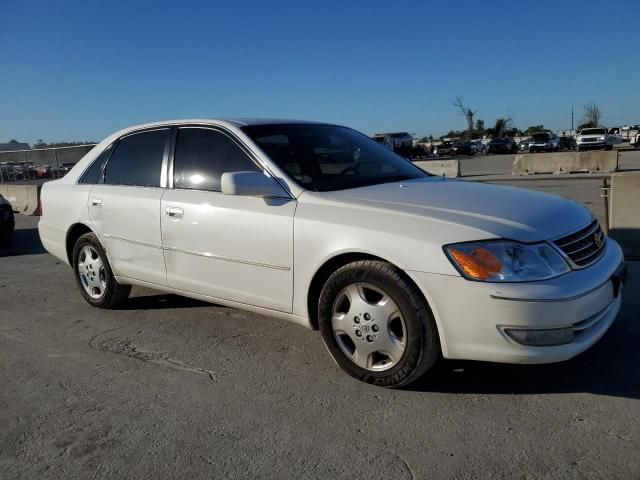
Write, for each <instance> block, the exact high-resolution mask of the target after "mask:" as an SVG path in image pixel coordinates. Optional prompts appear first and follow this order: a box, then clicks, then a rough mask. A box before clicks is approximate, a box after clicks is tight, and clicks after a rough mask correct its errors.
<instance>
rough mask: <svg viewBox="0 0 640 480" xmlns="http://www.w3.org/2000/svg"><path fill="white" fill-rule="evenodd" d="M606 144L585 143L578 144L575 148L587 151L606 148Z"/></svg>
mask: <svg viewBox="0 0 640 480" xmlns="http://www.w3.org/2000/svg"><path fill="white" fill-rule="evenodd" d="M607 145H608V144H607V142H587V143H578V144H577V146H578V148H579V149H580V150H588V149H594V150H596V149H601V148H606V147H607Z"/></svg>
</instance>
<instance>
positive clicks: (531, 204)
mask: <svg viewBox="0 0 640 480" xmlns="http://www.w3.org/2000/svg"><path fill="white" fill-rule="evenodd" d="M325 195H326V196H327V197H331V199H332V200H334V201H338V202H342V203H346V204H350V205H354V206H355V205H359V206H361V207H363V208H369V209H371V208H373V209H378V210H381V211H384V212H386V213H395V214H398V215H408V216H415V217H420V218H424V219H430V220H433V221H436V222H440V223H449V224H451V223H453V224H457V225H461V226H466V227H470V228H472V229H474V230H480V231H483V232H485V233H486V234H487V237H500V238H508V239H512V240H518V241H521V242H535V241H540V240H548V239H551V238H555V237H559V236H562V235H566V234H568V233H571V232H573V231H575V230H578V229H580V228H581V227H584V226H585V225H587V224H588V223H589V222H590V221H592V219H593V217H592V215H591V213H590V212H589V210H588V209H587V208H586V207H584V206H582V205H581V204H579V203H577V202H574V201H570V200H566V199H564V198H562V197H558V196H555V195H549V194H545V193H540V192H535V191H532V190H525V189H522V188H515V187H502V186H496V185H490V184H484V183H477V182H471V181H464V180H449V179H444V178H442V177H428V178H424V179H418V180H410V181H406V182H395V183H387V184H381V185H372V186H369V187H362V188H355V189H349V190H342V191H336V192H326V194H325ZM462 240H464V239H453V241H462Z"/></svg>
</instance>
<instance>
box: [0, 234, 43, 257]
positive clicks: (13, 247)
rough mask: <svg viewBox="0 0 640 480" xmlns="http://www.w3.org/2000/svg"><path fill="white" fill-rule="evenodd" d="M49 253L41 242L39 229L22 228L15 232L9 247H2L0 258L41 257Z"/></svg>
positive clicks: (0, 248) (0, 247)
mask: <svg viewBox="0 0 640 480" xmlns="http://www.w3.org/2000/svg"><path fill="white" fill-rule="evenodd" d="M42 253H47V251H46V250H45V249H44V247H43V246H42V242H40V235H39V234H38V229H37V228H20V229H16V230H15V231H14V232H13V236H12V239H11V242H10V243H9V245H2V246H0V257H14V256H19V255H40V254H42Z"/></svg>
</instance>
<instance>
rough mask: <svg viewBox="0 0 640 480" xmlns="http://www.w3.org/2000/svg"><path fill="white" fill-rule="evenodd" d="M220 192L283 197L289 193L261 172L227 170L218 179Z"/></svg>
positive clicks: (286, 196) (249, 195)
mask: <svg viewBox="0 0 640 480" xmlns="http://www.w3.org/2000/svg"><path fill="white" fill-rule="evenodd" d="M220 184H221V187H222V188H221V189H222V193H224V194H225V195H241V196H244V197H272V198H273V197H276V198H277V197H280V198H282V197H285V198H288V197H289V195H288V194H287V192H286V191H285V190H284V189H283V188H282V186H281V185H280V184H279V183H278V182H277V181H276V180H275V179H274V178H271V177H267V176H266V175H265V174H264V173H262V172H233V173H230V172H227V173H223V174H222V178H221V179H220Z"/></svg>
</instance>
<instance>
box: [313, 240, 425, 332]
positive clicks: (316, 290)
mask: <svg viewBox="0 0 640 480" xmlns="http://www.w3.org/2000/svg"><path fill="white" fill-rule="evenodd" d="M358 260H377V261H382V262H386V263H388V264H389V265H392V266H393V267H394V268H396V269H397V270H398V272H399V273H400V275H402V276H403V277H404V279H405V280H406V281H407V282H409V283H410V284H412V285H413V286H414V287H415V288H416V290H417V291H418V292H420V295H422V297H423V299H424V301H425V302H426V303H427V305H429V301H428V299H427V298H426V297H425V295H424V292H423V291H422V289H421V288H420V287H419V286H418V285H417V284H416V282H415V281H414V280H413V279H412V278H411V277H410V276H409V275H407V273H406V272H405V271H404V270H403V269H402V268H400V267H398V266H397V265H396V264H395V263H394V262H392V261H389V260H387V259H386V258H382V257H379V256H376V255H373V254H370V253H364V252H344V253H339V254H336V255H334V256H333V257H330V258H328V259H326V260H325V262H324V263H323V264H322V265H321V266H320V267H319V268H318V269H317V270H316V272H315V274H314V275H313V278H312V279H311V282H310V284H309V288H308V290H307V315H308V317H309V324H310V325H311V328H312V329H313V330H318V329H319V325H318V301H319V300H320V293H321V292H322V287H324V284H325V283H326V281H327V280H328V279H329V277H330V276H331V275H332V274H333V272H335V271H336V270H337V269H339V268H340V267H342V266H344V265H346V264H348V263H351V262H356V261H358Z"/></svg>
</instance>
